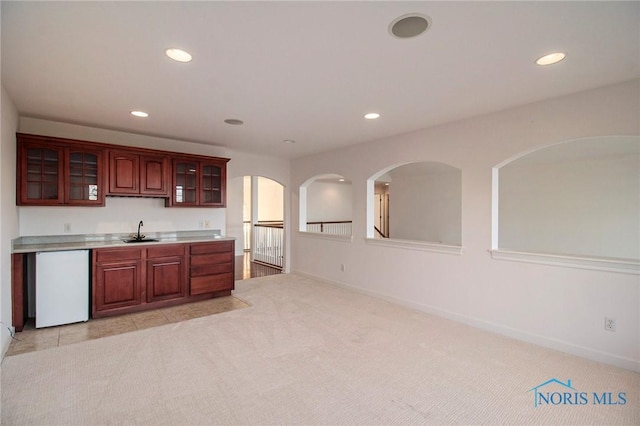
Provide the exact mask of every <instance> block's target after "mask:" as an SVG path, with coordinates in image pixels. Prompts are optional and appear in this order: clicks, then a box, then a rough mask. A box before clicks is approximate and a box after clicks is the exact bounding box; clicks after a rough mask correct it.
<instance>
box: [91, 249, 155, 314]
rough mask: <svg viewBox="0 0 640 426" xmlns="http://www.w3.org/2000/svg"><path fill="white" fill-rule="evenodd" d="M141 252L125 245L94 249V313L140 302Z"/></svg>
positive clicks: (141, 293) (141, 295) (141, 280)
mask: <svg viewBox="0 0 640 426" xmlns="http://www.w3.org/2000/svg"><path fill="white" fill-rule="evenodd" d="M143 254H144V253H143V250H140V249H128V248H127V249H120V248H118V249H102V250H94V251H93V258H94V264H93V303H92V309H91V311H92V315H93V317H96V318H99V317H100V316H102V313H103V312H109V311H111V312H118V311H122V310H123V309H126V308H129V307H132V306H139V305H140V304H142V300H143V286H142V283H143V279H142V272H143V271H142V259H143Z"/></svg>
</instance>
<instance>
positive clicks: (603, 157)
mask: <svg viewBox="0 0 640 426" xmlns="http://www.w3.org/2000/svg"><path fill="white" fill-rule="evenodd" d="M492 196H493V206H492V250H496V251H506V252H521V253H539V254H545V255H559V256H578V257H591V258H611V259H631V260H635V261H637V260H639V259H640V138H638V137H637V136H604V137H592V138H584V139H577V140H572V141H567V142H562V143H559V144H554V145H551V146H547V147H544V148H541V149H537V150H534V151H529V152H525V153H522V154H520V155H518V156H516V157H513V158H510V159H508V160H506V161H504V162H503V163H501V164H499V165H497V166H496V167H494V169H493V194H492Z"/></svg>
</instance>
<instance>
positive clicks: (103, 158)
mask: <svg viewBox="0 0 640 426" xmlns="http://www.w3.org/2000/svg"><path fill="white" fill-rule="evenodd" d="M16 137H17V142H18V154H17V156H18V164H17V166H18V167H17V173H18V176H17V185H16V186H17V195H16V203H17V204H18V205H33V206H64V205H72V206H104V205H105V196H106V195H115V196H128V197H160V198H165V206H166V207H225V206H226V189H227V162H228V161H229V159H228V158H220V157H209V156H204V155H191V154H179V153H175V152H169V151H158V150H154V149H145V148H129V147H126V146H120V145H111V144H105V143H98V142H85V141H78V140H72V139H62V138H55V137H49V136H38V135H29V134H24V133H17V134H16ZM172 158H173V162H172V161H171V159H172Z"/></svg>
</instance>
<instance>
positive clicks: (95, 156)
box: [16, 134, 105, 206]
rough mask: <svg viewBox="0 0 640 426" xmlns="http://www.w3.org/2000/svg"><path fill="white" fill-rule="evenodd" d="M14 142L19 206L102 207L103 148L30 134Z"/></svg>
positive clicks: (103, 194) (18, 136) (103, 192)
mask: <svg viewBox="0 0 640 426" xmlns="http://www.w3.org/2000/svg"><path fill="white" fill-rule="evenodd" d="M17 141H18V152H17V156H18V167H17V172H18V176H17V180H16V182H17V191H16V198H17V199H16V202H17V204H18V205H38V206H54V205H74V206H104V197H105V188H104V182H105V168H104V149H102V148H100V147H96V146H92V145H90V144H83V143H76V141H71V140H66V139H59V138H47V137H41V136H33V135H22V134H18V135H17Z"/></svg>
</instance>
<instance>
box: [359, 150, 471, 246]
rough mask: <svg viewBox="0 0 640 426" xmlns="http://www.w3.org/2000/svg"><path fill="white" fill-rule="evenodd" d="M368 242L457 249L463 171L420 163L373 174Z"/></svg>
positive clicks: (369, 204)
mask: <svg viewBox="0 0 640 426" xmlns="http://www.w3.org/2000/svg"><path fill="white" fill-rule="evenodd" d="M385 203H386V206H385V205H384V204H385ZM377 204H382V205H381V206H378V205H377ZM385 216H386V217H388V219H387V223H386V224H385V223H384V222H385V220H384V217H385ZM381 228H384V229H381ZM367 238H368V239H378V240H404V241H416V242H420V243H427V244H430V245H441V246H451V247H460V246H461V245H462V171H461V170H460V169H458V168H457V167H454V166H451V165H449V164H444V163H440V162H435V161H423V162H414V163H407V164H400V165H394V166H390V167H388V168H385V169H383V170H380V171H379V172H378V173H376V174H374V175H373V176H372V177H371V178H369V179H368V181H367ZM457 252H459V251H457Z"/></svg>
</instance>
